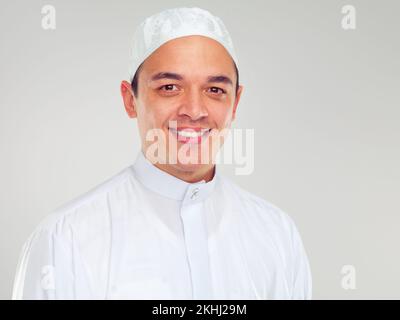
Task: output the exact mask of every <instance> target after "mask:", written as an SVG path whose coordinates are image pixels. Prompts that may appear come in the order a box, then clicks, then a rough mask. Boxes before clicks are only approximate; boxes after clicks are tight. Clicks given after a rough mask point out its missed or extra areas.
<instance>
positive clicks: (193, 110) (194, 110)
mask: <svg viewBox="0 0 400 320" xmlns="http://www.w3.org/2000/svg"><path fill="white" fill-rule="evenodd" d="M204 98H205V97H203V96H202V93H201V92H199V91H198V90H190V91H189V92H187V93H186V94H185V95H184V97H183V100H182V101H181V106H180V108H179V110H178V114H179V116H185V115H186V116H188V117H190V119H191V120H193V121H197V120H199V119H201V118H204V117H207V116H208V112H207V108H206V105H205V101H204Z"/></svg>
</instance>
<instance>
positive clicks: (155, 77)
mask: <svg viewBox="0 0 400 320" xmlns="http://www.w3.org/2000/svg"><path fill="white" fill-rule="evenodd" d="M161 79H173V80H179V81H180V80H183V76H182V75H180V74H178V73H174V72H159V73H156V74H155V75H153V76H152V77H151V78H150V81H157V80H161ZM207 82H208V83H212V82H213V83H215V82H217V83H225V84H230V85H233V81H232V80H231V79H230V78H229V77H227V76H224V75H218V76H209V77H207Z"/></svg>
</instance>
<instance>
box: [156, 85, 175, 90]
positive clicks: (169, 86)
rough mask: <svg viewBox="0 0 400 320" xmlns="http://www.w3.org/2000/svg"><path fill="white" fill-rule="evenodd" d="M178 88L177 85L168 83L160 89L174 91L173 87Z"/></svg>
mask: <svg viewBox="0 0 400 320" xmlns="http://www.w3.org/2000/svg"><path fill="white" fill-rule="evenodd" d="M174 87H175V88H176V85H174V84H166V85H163V86H161V87H160V88H159V89H160V90H163V89H164V90H165V91H173V88H174Z"/></svg>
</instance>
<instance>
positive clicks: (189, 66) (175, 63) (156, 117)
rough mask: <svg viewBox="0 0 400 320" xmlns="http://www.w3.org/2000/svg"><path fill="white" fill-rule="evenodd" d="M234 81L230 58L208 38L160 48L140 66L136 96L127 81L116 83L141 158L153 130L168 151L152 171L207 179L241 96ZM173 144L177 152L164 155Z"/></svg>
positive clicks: (192, 38)
mask: <svg viewBox="0 0 400 320" xmlns="http://www.w3.org/2000/svg"><path fill="white" fill-rule="evenodd" d="M236 81H237V79H236V72H235V66H234V62H233V60H232V58H231V56H230V55H229V53H228V52H227V51H226V49H225V48H224V47H223V46H222V45H221V44H220V43H218V42H217V41H215V40H213V39H211V38H208V37H203V36H186V37H181V38H177V39H173V40H171V41H168V42H166V43H165V44H163V45H162V46H160V47H159V48H158V49H157V50H155V51H154V52H153V53H152V54H151V55H150V56H149V57H148V58H147V59H146V60H145V61H144V63H143V64H142V66H141V68H140V72H139V78H138V92H137V96H136V97H135V96H134V95H133V92H132V88H131V85H130V83H129V82H127V81H123V82H122V83H121V94H122V97H123V99H124V104H125V109H126V111H127V113H128V115H129V116H130V117H132V118H134V117H137V120H138V127H139V133H140V137H141V142H142V150H143V152H144V154H145V155H146V154H149V153H148V151H150V148H152V146H154V140H153V141H149V135H148V134H149V132H152V131H153V132H154V131H157V130H158V133H163V134H164V136H165V141H162V140H159V144H158V148H159V149H160V150H164V151H165V150H167V151H166V160H167V163H165V164H162V163H155V165H156V166H157V167H159V168H160V169H162V170H164V171H166V172H168V173H170V174H172V175H174V176H176V177H178V178H180V179H182V180H185V181H188V182H195V181H198V180H201V179H205V180H206V181H208V180H210V179H211V178H212V175H213V167H214V164H213V162H212V158H214V157H215V149H216V148H217V149H219V148H220V147H221V146H222V144H223V140H224V139H223V138H222V139H219V138H217V139H215V137H217V136H218V134H219V133H220V132H224V131H226V130H227V129H229V128H230V125H231V122H232V120H234V118H235V113H236V108H237V105H238V102H239V99H240V96H241V92H242V86H239V89H238V91H237V92H236ZM224 129H225V130H224ZM157 136H158V135H157ZM216 142H217V144H215V143H216ZM175 145H176V150H177V152H175V153H174V154H171V153H169V152H168V150H173V149H171V147H172V146H175ZM163 147H164V148H163ZM205 148H209V150H211V148H214V149H213V150H212V152H211V153H210V152H209V153H208V154H209V156H208V157H207V159H204V156H203V158H201V154H202V152H204V149H205ZM180 150H181V151H180ZM183 150H186V151H187V152H183ZM192 151H193V152H192ZM183 154H190V158H191V160H190V162H189V163H185V161H181V160H182V157H181V156H182V155H183ZM203 154H204V153H203ZM171 155H172V156H171ZM174 156H177V157H174ZM172 158H174V159H176V160H177V162H176V163H173V162H174V161H173V159H172Z"/></svg>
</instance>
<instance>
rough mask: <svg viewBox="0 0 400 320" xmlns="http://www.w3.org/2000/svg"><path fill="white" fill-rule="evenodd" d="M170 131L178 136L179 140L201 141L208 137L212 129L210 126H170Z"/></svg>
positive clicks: (186, 141)
mask: <svg viewBox="0 0 400 320" xmlns="http://www.w3.org/2000/svg"><path fill="white" fill-rule="evenodd" d="M169 131H170V132H171V133H172V134H173V135H174V136H175V137H177V139H178V141H180V142H183V143H201V141H202V140H204V139H205V138H207V136H208V135H209V133H210V131H211V129H210V128H189V127H177V128H169Z"/></svg>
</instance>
